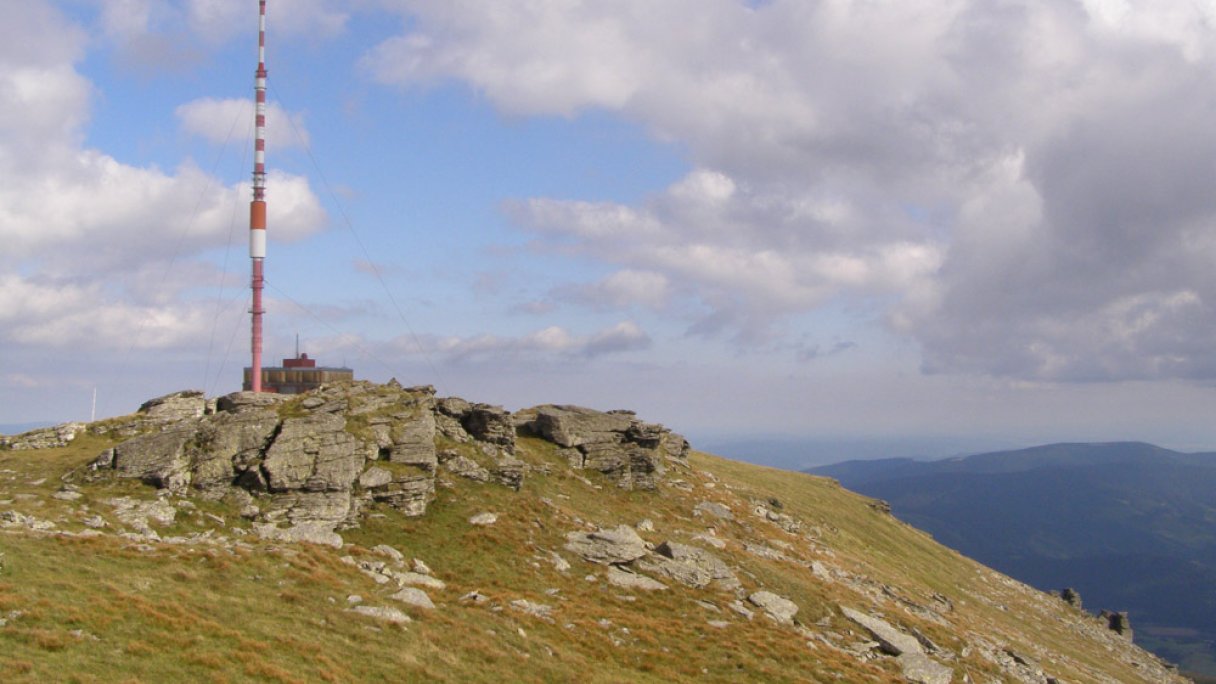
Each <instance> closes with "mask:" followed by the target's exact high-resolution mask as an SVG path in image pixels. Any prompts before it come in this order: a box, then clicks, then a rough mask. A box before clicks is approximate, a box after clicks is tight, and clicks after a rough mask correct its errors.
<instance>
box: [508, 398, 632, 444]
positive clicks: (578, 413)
mask: <svg viewBox="0 0 1216 684" xmlns="http://www.w3.org/2000/svg"><path fill="white" fill-rule="evenodd" d="M535 411H536V414H535V418H533V420H532V422H531V424H530V425H529V428H530V429H531V431H532V432H534V433H535V434H537V435H540V436H541V437H544V438H545V439H547V440H549V441H551V442H553V443H555V444H558V445H560V446H564V447H574V446H581V445H583V444H601V443H607V444H619V443H620V442H621V441H622V435H623V434H624V433H625V431H627V430H628V429H629V426H630V425H631V424H632V423H633V416H632V415H631V414H628V413H603V412H601V411H596V410H594V409H589V408H583V407H581V406H555V405H546V406H538V407H536V409H535Z"/></svg>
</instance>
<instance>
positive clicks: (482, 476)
mask: <svg viewBox="0 0 1216 684" xmlns="http://www.w3.org/2000/svg"><path fill="white" fill-rule="evenodd" d="M439 463H440V465H441V467H442V468H443V469H444V470H446V471H448V472H449V473H452V474H453V475H457V476H459V477H464V478H468V479H470V480H473V481H474V482H489V481H490V471H488V470H486V469H485V468H483V467H481V464H479V463H478V462H477V461H474V460H473V459H471V458H469V457H468V456H462V455H461V454H459V453H456V452H455V451H448V452H443V453H440V454H439Z"/></svg>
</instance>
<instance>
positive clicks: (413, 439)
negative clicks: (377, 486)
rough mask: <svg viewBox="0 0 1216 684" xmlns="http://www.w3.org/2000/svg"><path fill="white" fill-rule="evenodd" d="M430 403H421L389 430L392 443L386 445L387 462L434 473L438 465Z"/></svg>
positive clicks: (432, 413)
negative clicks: (410, 414) (412, 412)
mask: <svg viewBox="0 0 1216 684" xmlns="http://www.w3.org/2000/svg"><path fill="white" fill-rule="evenodd" d="M429 404H430V402H429V401H428V402H423V404H422V405H420V406H419V407H417V408H416V409H415V411H416V412H415V413H414V414H413V415H412V416H410V417H409V418H408V419H405V420H404V421H400V422H397V423H396V424H394V425H393V427H392V428H391V429H390V435H391V437H392V442H391V444H390V445H388V446H387V447H385V448H387V450H388V454H387V455H388V460H390V461H392V462H393V463H403V464H406V465H412V466H416V467H419V468H423V469H425V470H427V471H430V472H434V470H435V465H436V464H437V463H438V461H437V459H436V456H435V414H434V412H432V411H431V410H430V406H429Z"/></svg>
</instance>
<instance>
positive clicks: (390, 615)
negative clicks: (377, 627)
mask: <svg viewBox="0 0 1216 684" xmlns="http://www.w3.org/2000/svg"><path fill="white" fill-rule="evenodd" d="M350 610H351V612H354V613H358V614H360V615H366V616H367V617H370V618H375V619H377V620H383V621H385V622H391V623H393V624H399V625H403V624H405V623H407V622H410V616H408V615H406V614H405V613H403V612H401V611H400V610H399V609H397V608H392V607H389V606H355V607H354V608H351V609H350Z"/></svg>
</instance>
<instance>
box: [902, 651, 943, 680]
mask: <svg viewBox="0 0 1216 684" xmlns="http://www.w3.org/2000/svg"><path fill="white" fill-rule="evenodd" d="M898 662H899V668H900V671H901V672H902V673H903V675H904V679H906V680H908V681H909V682H912V684H950V682H952V681H954V670H951V669H950V668H948V667H946V666H945V665H942V664H941V663H939V662H937V661H936V660H933V659H932V658H930V657H929V656H927V655H925V654H923V653H905V654H903V655H901V656H899V659H898Z"/></svg>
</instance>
